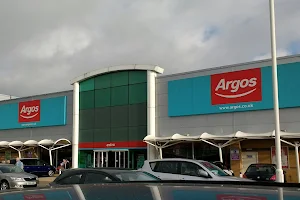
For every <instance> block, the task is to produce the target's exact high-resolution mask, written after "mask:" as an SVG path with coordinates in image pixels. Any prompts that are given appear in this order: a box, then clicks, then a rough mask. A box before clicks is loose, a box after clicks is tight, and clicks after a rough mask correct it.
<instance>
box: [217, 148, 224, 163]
mask: <svg viewBox="0 0 300 200" xmlns="http://www.w3.org/2000/svg"><path fill="white" fill-rule="evenodd" d="M218 149H219V157H220V162H221V163H223V153H222V146H221V144H219V147H218Z"/></svg>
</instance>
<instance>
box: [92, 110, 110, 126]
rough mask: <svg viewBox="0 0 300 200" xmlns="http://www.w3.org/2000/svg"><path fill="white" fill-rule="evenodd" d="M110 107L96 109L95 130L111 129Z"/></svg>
mask: <svg viewBox="0 0 300 200" xmlns="http://www.w3.org/2000/svg"><path fill="white" fill-rule="evenodd" d="M110 118H111V116H110V107H106V108H96V109H95V126H94V127H95V128H96V129H102V128H110Z"/></svg>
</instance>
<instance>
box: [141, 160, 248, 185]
mask: <svg viewBox="0 0 300 200" xmlns="http://www.w3.org/2000/svg"><path fill="white" fill-rule="evenodd" d="M140 170H141V171H145V172H148V173H150V174H153V175H154V176H156V177H158V178H160V179H162V180H208V181H209V180H212V181H245V179H242V178H238V177H233V176H230V175H228V174H227V173H226V172H224V171H223V170H222V169H220V168H219V167H217V166H216V165H214V164H212V163H210V162H207V161H203V160H191V159H182V158H166V159H157V160H146V161H145V162H144V165H143V167H142V168H141V169H140Z"/></svg>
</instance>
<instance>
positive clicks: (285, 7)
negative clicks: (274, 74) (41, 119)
mask: <svg viewBox="0 0 300 200" xmlns="http://www.w3.org/2000/svg"><path fill="white" fill-rule="evenodd" d="M275 2H276V18H277V39H278V49H281V50H282V51H285V50H286V49H287V47H288V45H289V44H290V43H291V42H292V41H297V40H299V35H300V34H299V32H300V30H299V29H298V28H297V26H296V25H295V24H297V23H298V21H299V18H300V13H299V10H300V9H299V8H300V7H299V6H300V5H299V3H298V0H277V1H275ZM268 9H269V8H268V1H261V0H252V1H238V0H226V1H220V0H205V1H204V0H203V1H199V0H189V1H182V0H153V1H146V0H145V1H142V0H132V1H119V0H105V1H104V0H101V1H100V0H99V1H97V0H94V1H91V0H90V1H84V2H83V1H79V0H78V1H74V0H73V1H71V0H70V1H58V0H57V1H53V0H52V1H43V2H42V3H41V1H33V0H32V1H9V0H6V1H1V2H0V24H1V29H0V35H1V37H0V44H1V45H0V93H5V94H11V95H16V96H27V95H32V94H39V93H47V92H55V91H61V90H66V89H71V86H70V85H69V80H70V79H72V78H74V77H76V76H78V75H81V74H82V73H84V72H87V71H90V70H94V69H97V68H102V67H107V66H112V65H119V64H132V63H133V64H158V65H160V66H162V67H163V68H165V74H171V73H177V72H183V71H187V70H196V69H202V68H209V67H216V66H220V65H226V64H234V63H238V62H245V61H250V60H253V59H254V58H257V57H258V56H261V55H268V53H269V51H270V50H269V49H270V43H269V35H270V34H269V13H268V12H269V11H268ZM210 27H213V28H216V29H217V30H218V32H217V34H215V35H214V37H206V36H207V30H209V28H210ZM62 30H65V31H66V30H67V31H66V32H67V33H68V34H67V35H69V37H68V39H63V38H65V35H64V34H58V36H57V35H56V37H55V39H52V40H51V39H49V37H50V38H51V34H52V33H57V32H59V33H60V31H62ZM76 31H82V33H84V34H85V36H86V38H88V40H89V42H88V44H86V45H83V46H84V47H82V48H79V47H80V45H79V44H81V43H80V41H81V42H82V41H83V40H82V39H74V41H73V40H71V39H72V37H73V38H76V37H75V36H74V34H76ZM60 37H61V40H60V39H59V38H60ZM204 38H207V39H206V40H204ZM47 41H49V43H47ZM70 41H71V42H70ZM76 42H77V43H79V44H77V43H76ZM73 43H76V44H73ZM45 44H49V46H50V47H49V46H47V45H45ZM84 44H85V43H84ZM78 45H79V46H78ZM56 46H57V48H55V47H56ZM36 48H37V49H36ZM70 48H77V50H76V51H75V50H73V49H71V50H70ZM24 49H29V50H30V51H29V50H28V52H27V53H28V54H26V53H25V54H24ZM49 49H50V50H49ZM53 49H54V50H53ZM42 50H44V51H46V52H48V53H49V52H50V53H49V54H47V55H50V56H48V57H47V58H46V57H43V56H40V57H39V55H40V54H41V53H42ZM51 50H52V51H51ZM20 52H21V53H20ZM22 52H23V53H22ZM66 52H69V53H66ZM70 52H71V53H70ZM42 55H43V54H42Z"/></svg>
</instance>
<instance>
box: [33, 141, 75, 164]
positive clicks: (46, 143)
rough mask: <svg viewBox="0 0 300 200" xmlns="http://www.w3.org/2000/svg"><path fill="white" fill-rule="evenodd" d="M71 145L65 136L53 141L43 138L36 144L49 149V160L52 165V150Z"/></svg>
mask: <svg viewBox="0 0 300 200" xmlns="http://www.w3.org/2000/svg"><path fill="white" fill-rule="evenodd" d="M70 145H71V141H70V140H68V139H65V138H62V139H58V140H56V141H55V142H54V141H53V140H50V139H44V140H41V141H40V142H38V146H40V147H42V148H44V149H46V150H47V151H49V160H50V165H53V159H52V151H55V150H58V149H61V148H64V147H67V146H70Z"/></svg>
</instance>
